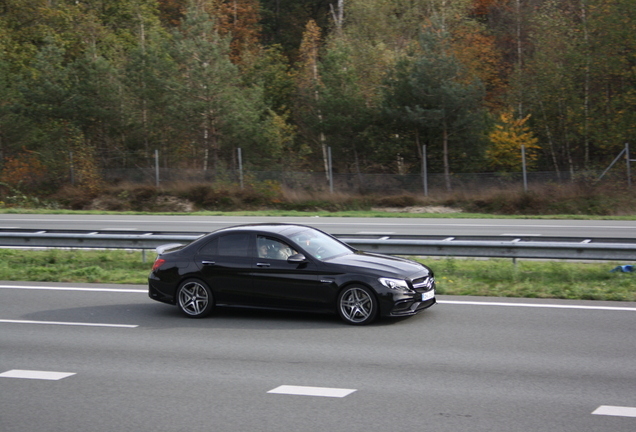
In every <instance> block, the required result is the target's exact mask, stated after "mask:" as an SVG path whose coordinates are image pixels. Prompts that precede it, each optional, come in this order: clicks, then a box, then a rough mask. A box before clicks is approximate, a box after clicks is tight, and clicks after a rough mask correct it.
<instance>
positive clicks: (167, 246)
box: [155, 243, 183, 255]
mask: <svg viewBox="0 0 636 432" xmlns="http://www.w3.org/2000/svg"><path fill="white" fill-rule="evenodd" d="M181 246H183V243H169V244H165V245H161V246H157V247H156V248H155V251H156V252H157V253H158V254H159V255H161V254H163V253H165V252H167V251H169V250H170V249H176V248H178V247H181Z"/></svg>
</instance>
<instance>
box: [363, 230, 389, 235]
mask: <svg viewBox="0 0 636 432" xmlns="http://www.w3.org/2000/svg"><path fill="white" fill-rule="evenodd" d="M356 234H359V235H391V234H395V231H358V232H357V233H356Z"/></svg>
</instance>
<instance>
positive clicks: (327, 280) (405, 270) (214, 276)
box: [148, 224, 435, 316]
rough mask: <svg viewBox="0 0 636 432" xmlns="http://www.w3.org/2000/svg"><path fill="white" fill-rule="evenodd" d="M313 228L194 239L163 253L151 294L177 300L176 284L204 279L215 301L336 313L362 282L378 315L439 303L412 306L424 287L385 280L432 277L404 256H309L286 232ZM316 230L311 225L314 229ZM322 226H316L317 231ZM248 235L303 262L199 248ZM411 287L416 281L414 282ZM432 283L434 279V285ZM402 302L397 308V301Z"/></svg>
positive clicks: (264, 227) (260, 228)
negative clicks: (405, 287)
mask: <svg viewBox="0 0 636 432" xmlns="http://www.w3.org/2000/svg"><path fill="white" fill-rule="evenodd" d="M299 228H309V227H303V226H299V225H287V224H256V225H243V226H237V227H231V228H224V229H221V230H218V231H215V232H213V233H210V234H208V235H206V236H203V237H201V238H199V239H197V240H195V241H194V242H192V243H190V244H188V245H186V246H183V247H180V248H175V249H172V250H170V251H168V252H166V253H163V254H161V255H160V256H159V257H158V259H159V258H161V259H164V260H165V261H166V262H165V264H163V265H162V266H161V267H160V268H159V269H158V270H156V271H153V272H151V274H150V276H149V280H148V281H149V296H150V298H152V299H154V300H158V301H161V302H165V303H169V304H176V297H175V295H176V289H177V287H178V286H179V283H180V282H181V281H183V280H186V279H191V278H195V279H200V280H203V281H204V282H206V283H207V284H208V286H210V288H211V289H212V291H213V294H214V300H215V304H216V305H217V306H245V307H256V308H267V309H288V310H300V311H315V312H327V313H334V312H335V311H336V300H337V297H338V294H339V293H340V291H341V290H342V289H344V288H345V287H346V286H349V285H351V284H358V285H364V286H366V287H368V288H371V289H372V290H373V292H374V293H375V295H376V297H377V300H378V304H379V315H380V316H391V315H394V316H400V315H413V314H415V313H417V312H419V311H420V310H422V309H425V308H427V307H429V306H432V305H433V304H435V298H433V299H431V300H428V301H426V302H420V303H421V304H419V305H418V308H417V309H416V310H411V309H409V307H410V306H411V305H412V304H413V303H414V302H417V300H418V298H421V292H422V291H423V290H419V292H416V291H415V290H412V291H413V292H411V293H408V292H402V291H397V290H393V289H390V288H387V287H385V286H384V285H382V284H381V283H380V282H379V280H378V278H379V277H390V278H396V279H404V280H407V281H411V280H413V279H415V278H421V277H426V276H430V277H431V278H433V272H432V271H431V270H430V269H429V268H428V267H426V266H424V265H422V264H419V263H416V262H414V261H411V260H406V259H403V258H398V257H393V256H388V255H380V254H373V253H368V252H362V251H356V250H355V249H353V248H350V247H349V246H347V247H348V248H349V249H351V251H352V253H351V254H346V255H341V256H336V257H333V258H331V259H328V260H320V259H316V258H314V257H313V256H311V254H310V253H308V252H307V251H306V250H305V249H304V248H303V247H302V246H301V245H299V244H296V243H295V242H293V241H292V240H291V239H289V238H288V237H286V234H289V233H290V232H293V231H294V230H298V229H299ZM312 229H313V228H312ZM317 231H318V230H317ZM243 232H248V233H249V234H250V245H249V248H250V250H252V251H254V250H256V238H257V236H259V235H263V236H267V237H270V238H273V239H277V240H279V241H282V242H285V243H288V244H289V245H290V246H292V247H293V248H294V249H295V250H296V251H298V252H300V253H302V254H303V255H305V257H306V260H305V261H304V262H301V263H291V262H289V261H283V260H275V259H268V258H258V257H256V256H247V257H226V256H219V255H218V254H217V255H213V254H205V253H201V251H202V250H203V249H204V247H205V245H207V244H209V242H211V241H213V240H214V239H215V238H218V237H219V236H223V235H227V234H228V233H243ZM411 288H412V285H411ZM432 288H434V283H433V285H432ZM400 304H401V305H402V308H401V309H400V308H397V309H396V305H400Z"/></svg>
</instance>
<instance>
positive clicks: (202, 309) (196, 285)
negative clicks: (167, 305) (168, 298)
mask: <svg viewBox="0 0 636 432" xmlns="http://www.w3.org/2000/svg"><path fill="white" fill-rule="evenodd" d="M177 305H178V306H179V309H181V311H182V312H183V313H184V314H186V316H188V317H190V318H203V317H205V316H208V315H209V314H210V312H212V309H213V308H214V297H213V296H212V291H211V290H210V288H208V286H207V285H206V284H204V283H203V282H201V281H198V280H196V279H188V280H186V281H183V282H182V283H181V285H180V286H179V289H178V291H177Z"/></svg>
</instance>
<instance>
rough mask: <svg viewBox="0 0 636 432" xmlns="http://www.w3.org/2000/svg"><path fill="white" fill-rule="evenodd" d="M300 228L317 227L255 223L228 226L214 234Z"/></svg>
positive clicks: (281, 231)
mask: <svg viewBox="0 0 636 432" xmlns="http://www.w3.org/2000/svg"><path fill="white" fill-rule="evenodd" d="M299 229H312V230H314V229H315V228H312V227H309V226H306V225H296V224H285V223H254V224H246V225H236V226H231V227H226V228H221V229H219V230H216V231H214V234H217V233H221V232H228V231H254V232H267V233H272V234H285V233H288V232H290V231H291V232H295V231H298V230H299Z"/></svg>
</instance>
